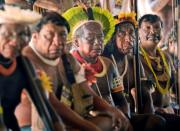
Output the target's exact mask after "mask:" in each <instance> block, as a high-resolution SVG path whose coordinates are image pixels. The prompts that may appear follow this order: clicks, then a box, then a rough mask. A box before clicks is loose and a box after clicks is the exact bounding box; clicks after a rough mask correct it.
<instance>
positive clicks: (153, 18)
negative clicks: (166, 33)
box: [139, 14, 163, 27]
mask: <svg viewBox="0 0 180 131" xmlns="http://www.w3.org/2000/svg"><path fill="white" fill-rule="evenodd" d="M157 21H160V22H161V27H163V22H162V20H161V18H160V17H159V16H158V15H154V14H146V15H143V16H142V17H141V18H140V19H139V27H141V25H142V22H150V23H155V22H157Z"/></svg>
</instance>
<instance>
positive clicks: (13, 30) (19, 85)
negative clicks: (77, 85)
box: [0, 6, 64, 131]
mask: <svg viewBox="0 0 180 131" xmlns="http://www.w3.org/2000/svg"><path fill="white" fill-rule="evenodd" d="M14 12H16V13H17V15H18V16H13V15H12V13H14ZM27 14H28V16H27ZM29 17H30V18H29ZM40 18H41V16H39V15H38V14H36V13H33V12H31V11H27V10H22V9H20V8H17V7H11V6H4V10H1V11H0V83H1V84H0V99H1V105H2V108H3V110H4V112H3V117H4V121H5V124H6V126H7V128H8V130H12V131H20V129H19V126H18V123H17V120H16V117H15V115H14V111H15V108H16V106H17V105H18V103H19V102H20V96H21V92H22V90H23V88H24V89H26V90H27V91H28V93H29V95H30V96H31V99H32V100H33V102H36V103H35V105H36V107H37V109H38V112H39V113H40V114H41V116H43V113H44V112H40V111H42V110H41V109H42V108H43V103H37V102H40V101H41V99H42V98H40V97H38V96H35V95H36V94H37V93H36V94H34V93H35V92H36V91H37V90H39V89H36V88H37V87H36V88H35V87H32V85H33V84H32V81H31V80H29V78H31V77H34V78H32V79H35V77H36V76H35V75H34V76H33V75H32V76H31V77H30V76H28V74H27V72H26V71H25V70H23V69H25V65H24V63H23V60H24V61H27V60H25V58H24V59H23V58H22V56H20V52H21V49H22V48H23V47H24V46H25V45H26V43H28V40H29V37H30V36H29V35H30V34H29V32H28V26H27V25H28V24H30V23H33V22H35V21H37V20H39V19H40ZM27 62H28V61H27ZM28 64H29V67H30V68H32V66H30V65H31V64H30V63H29V62H28ZM32 69H33V68H32ZM31 71H32V74H34V72H33V70H31ZM36 86H37V85H36ZM34 90H36V91H34ZM44 100H45V101H44V102H46V103H48V102H47V100H46V99H44ZM38 105H40V106H41V107H40V106H38ZM39 107H40V108H39ZM48 107H49V108H48V109H49V111H53V110H52V109H51V108H50V106H48ZM46 110H47V109H46ZM1 111H2V109H1ZM51 114H53V112H51ZM43 117H44V116H43ZM43 120H45V119H43ZM44 122H45V121H44ZM52 122H54V124H55V123H59V119H58V117H56V116H55V115H54V116H52ZM63 127H64V126H63V125H62V123H60V125H59V126H58V128H59V129H58V128H56V130H58V131H59V130H63Z"/></svg>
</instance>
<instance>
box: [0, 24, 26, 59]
mask: <svg viewBox="0 0 180 131" xmlns="http://www.w3.org/2000/svg"><path fill="white" fill-rule="evenodd" d="M28 38H29V36H28V35H27V31H26V30H25V26H22V25H17V24H3V25H1V26H0V54H1V55H3V56H4V57H5V58H9V59H11V58H14V57H16V56H17V55H18V54H19V52H20V50H21V49H22V48H23V47H24V46H25V45H26V44H27V42H28V41H27V40H28Z"/></svg>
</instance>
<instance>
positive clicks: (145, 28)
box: [139, 14, 180, 130]
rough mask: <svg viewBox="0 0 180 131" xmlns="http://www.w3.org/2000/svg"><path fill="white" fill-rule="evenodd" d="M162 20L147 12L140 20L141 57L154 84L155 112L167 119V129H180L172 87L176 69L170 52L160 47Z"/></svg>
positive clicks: (179, 118) (145, 70)
mask: <svg viewBox="0 0 180 131" xmlns="http://www.w3.org/2000/svg"><path fill="white" fill-rule="evenodd" d="M161 33H162V21H161V19H160V17H159V16H157V15H152V14H147V15H144V16H142V17H141V18H140V20H139V38H140V47H141V48H140V51H141V52H140V58H141V62H142V66H143V69H144V74H145V76H146V78H148V79H150V80H151V81H152V82H153V83H154V86H153V87H152V88H151V91H152V92H151V94H152V99H153V105H154V108H155V112H156V113H157V114H160V115H161V116H163V117H164V118H165V119H166V121H167V129H169V130H180V129H179V126H178V123H179V122H180V117H179V116H177V115H173V114H174V110H173V108H172V105H171V97H170V89H171V88H172V87H173V86H174V83H175V81H174V79H173V76H174V73H175V72H174V70H173V68H174V67H173V64H172V62H171V57H170V55H169V54H168V52H163V51H162V50H161V49H160V48H158V46H157V45H158V43H159V42H160V40H161V38H162V36H161Z"/></svg>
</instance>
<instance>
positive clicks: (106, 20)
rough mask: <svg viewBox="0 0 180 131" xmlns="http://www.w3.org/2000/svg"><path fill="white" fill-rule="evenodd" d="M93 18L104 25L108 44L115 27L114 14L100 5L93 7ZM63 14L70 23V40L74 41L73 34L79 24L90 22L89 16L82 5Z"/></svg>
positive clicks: (105, 38)
mask: <svg viewBox="0 0 180 131" xmlns="http://www.w3.org/2000/svg"><path fill="white" fill-rule="evenodd" d="M91 9H92V14H93V18H94V20H95V21H97V22H99V23H100V24H101V26H102V27H103V32H104V36H105V37H104V43H105V44H106V43H107V41H108V40H109V39H110V38H111V36H112V34H113V32H114V28H115V21H114V18H113V16H112V14H111V13H110V12H109V11H108V10H105V9H102V8H99V7H91ZM63 16H64V17H65V18H66V20H67V21H68V22H69V24H70V29H71V31H70V33H69V35H68V42H70V41H72V34H73V32H75V30H76V29H77V27H78V26H79V25H82V23H86V22H85V21H87V22H88V20H89V18H88V15H87V13H86V12H85V11H84V8H82V7H73V8H71V9H69V10H67V11H66V12H65V13H64V14H63Z"/></svg>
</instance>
